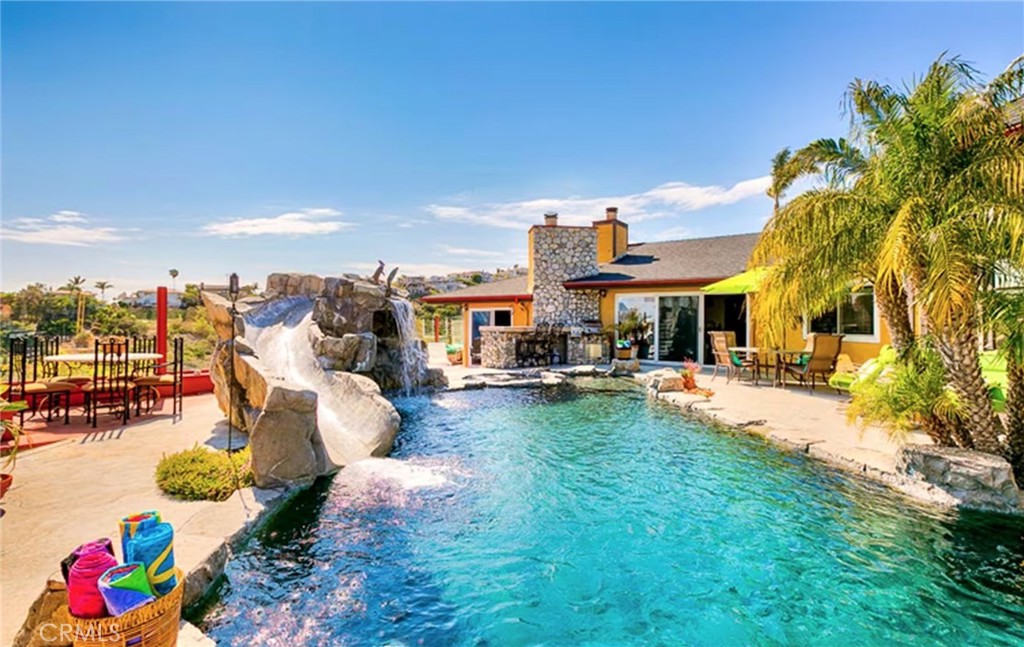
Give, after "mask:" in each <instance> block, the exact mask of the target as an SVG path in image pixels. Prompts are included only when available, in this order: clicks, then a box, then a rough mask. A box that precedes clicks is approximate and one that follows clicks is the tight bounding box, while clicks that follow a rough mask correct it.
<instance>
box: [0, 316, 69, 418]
mask: <svg viewBox="0 0 1024 647" xmlns="http://www.w3.org/2000/svg"><path fill="white" fill-rule="evenodd" d="M49 347H50V344H49V342H48V341H46V340H43V339H42V338H37V337H29V336H27V335H26V336H15V337H10V338H9V339H8V340H7V380H6V384H5V385H4V397H5V398H7V400H9V401H10V402H25V403H27V405H28V411H29V412H30V414H31V415H33V416H34V415H37V414H38V413H39V411H40V409H43V408H45V409H46V419H47V421H49V420H52V419H53V414H54V413H58V414H59V412H60V409H61V407H63V410H64V416H63V417H64V424H69V423H70V422H71V418H70V415H71V414H70V410H71V392H72V391H74V390H75V388H76V387H75V385H74V384H71V383H69V382H62V381H59V380H56V379H53V376H48V375H47V372H48V370H49V368H48V366H47V364H46V362H45V361H44V360H43V358H44V357H45V353H46V351H47V349H48V348H49ZM18 416H19V422H20V423H21V424H25V410H24V409H23V410H22V411H21V412H20V413H19V414H18Z"/></svg>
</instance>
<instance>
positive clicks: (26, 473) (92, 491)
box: [0, 395, 284, 645]
mask: <svg viewBox="0 0 1024 647" xmlns="http://www.w3.org/2000/svg"><path fill="white" fill-rule="evenodd" d="M226 431H227V427H226V425H225V423H224V416H223V415H222V414H221V412H220V410H219V409H218V408H217V402H216V399H215V398H214V396H212V395H203V396H194V397H188V398H185V402H184V415H183V417H182V418H180V419H177V420H175V419H174V418H172V417H170V416H158V417H153V418H151V419H148V420H142V421H139V422H135V421H133V422H132V423H131V424H129V425H127V426H123V427H121V426H110V427H109V428H107V429H104V430H101V431H100V432H98V433H92V434H88V435H83V436H77V437H74V438H70V439H68V440H65V441H62V442H60V443H57V444H54V445H50V446H47V447H42V448H39V449H35V450H31V451H26V452H24V453H23V454H21V455H20V456H19V457H18V461H17V465H16V466H15V468H14V470H13V473H14V484H13V487H11V489H10V490H9V491H8V492H7V494H6V496H5V497H4V505H3V509H4V516H3V519H2V520H0V530H2V537H3V542H2V546H0V589H2V598H3V616H2V623H0V624H2V631H0V644H3V645H12V644H14V640H15V637H16V636H17V634H18V632H19V630H20V629H21V627H22V624H23V623H24V622H25V620H26V618H27V616H28V615H29V611H30V609H31V608H32V607H33V605H35V604H36V603H37V600H40V597H41V595H42V594H43V593H44V590H46V589H47V581H48V580H57V581H61V576H60V561H61V559H63V558H64V557H65V556H66V555H67V554H68V553H69V552H71V550H72V549H73V548H75V546H78V545H79V544H81V543H83V542H85V541H88V540H92V539H96V538H99V537H110V538H111V539H112V540H114V543H115V545H119V542H118V541H117V522H118V520H119V519H120V518H121V517H123V516H125V515H126V514H130V513H132V512H137V511H141V510H150V509H156V510H159V511H160V513H161V514H162V515H163V517H164V519H166V520H167V521H169V522H171V523H172V524H173V525H174V528H175V543H174V554H175V561H176V563H177V565H178V566H179V567H180V568H181V569H182V570H183V571H184V572H185V573H186V574H188V576H187V579H186V599H188V598H190V597H195V596H197V595H199V594H201V593H202V592H203V591H204V590H205V588H206V584H207V583H208V581H209V580H211V579H212V577H213V576H215V575H216V574H217V573H215V572H213V571H214V570H216V569H217V568H218V564H219V567H223V563H224V561H226V559H227V555H228V548H227V547H228V545H229V544H230V543H231V542H233V541H234V540H236V539H237V538H239V537H240V536H242V535H243V534H244V533H245V532H246V530H247V529H248V528H249V527H251V525H252V524H253V523H255V522H256V521H257V520H258V519H259V518H260V517H261V516H262V515H263V514H264V512H266V511H267V510H269V509H271V508H273V507H274V504H275V503H276V502H278V501H281V500H283V494H284V491H279V490H255V489H251V488H250V489H245V490H242V491H239V492H236V493H235V495H234V496H232V497H231V498H230V499H228V500H227V501H224V502H220V503H215V502H211V501H179V500H175V499H172V498H170V497H168V496H166V495H165V494H163V493H162V492H161V491H160V490H159V488H158V487H157V485H156V480H155V478H154V471H155V469H156V465H157V462H158V461H159V460H160V458H161V457H162V456H163V455H164V454H166V453H171V452H175V451H179V450H182V449H188V448H190V447H192V446H194V445H196V444H209V445H211V446H214V447H223V446H224V445H225V443H226ZM244 438H245V436H244V434H238V435H237V436H236V442H237V441H238V440H240V439H241V440H242V441H243V442H244ZM118 552H120V551H118ZM211 568H212V570H211ZM27 638H29V637H28V636H22V637H20V640H25V639H27ZM37 638H38V637H37ZM24 644H32V643H24ZM192 644H196V643H194V642H193V643H192Z"/></svg>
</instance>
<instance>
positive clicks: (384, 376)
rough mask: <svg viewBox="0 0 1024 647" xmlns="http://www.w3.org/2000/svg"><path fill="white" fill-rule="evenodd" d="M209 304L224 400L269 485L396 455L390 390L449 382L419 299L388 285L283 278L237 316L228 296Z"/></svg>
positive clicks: (216, 374)
mask: <svg viewBox="0 0 1024 647" xmlns="http://www.w3.org/2000/svg"><path fill="white" fill-rule="evenodd" d="M203 302H204V304H205V305H206V308H207V311H208V312H209V314H210V319H211V321H212V322H213V325H214V327H215V329H216V330H217V334H218V336H219V338H220V342H219V344H218V347H217V350H216V352H215V353H214V358H213V367H212V371H211V376H212V379H213V383H214V390H215V393H216V396H217V401H218V403H219V404H220V408H221V410H222V411H224V412H225V415H228V416H230V418H231V421H232V423H233V424H234V425H236V426H237V427H238V428H239V429H241V430H243V431H245V432H247V433H248V434H249V445H250V446H251V447H252V465H253V472H254V474H255V477H256V484H257V485H259V486H260V487H271V486H275V485H281V484H288V483H296V482H308V481H309V480H311V479H313V478H315V477H316V476H318V475H321V474H327V473H330V472H332V471H334V470H337V469H338V468H339V467H342V466H344V465H348V464H350V463H353V462H355V461H358V460H361V459H363V458H366V457H368V456H384V455H386V454H387V453H388V452H389V451H390V450H391V445H392V442H393V440H394V437H395V434H396V433H397V431H398V425H399V422H400V418H399V415H398V412H397V411H396V410H395V408H394V406H392V404H391V403H390V402H389V401H388V400H387V399H386V398H384V397H383V395H382V394H381V389H382V388H383V389H385V390H392V389H399V388H406V389H408V388H415V387H419V386H436V385H441V384H443V380H444V378H443V375H441V374H440V372H439V371H436V370H428V369H427V368H426V364H425V353H424V352H423V349H422V342H421V341H420V340H419V339H418V338H416V337H415V335H414V332H413V331H412V330H411V321H410V320H409V319H408V318H409V317H410V316H411V307H410V306H409V304H408V302H405V301H404V300H400V299H396V298H394V297H392V296H391V295H389V294H388V291H387V289H386V288H385V287H384V286H379V285H376V284H372V283H368V282H364V281H361V280H358V279H356V278H354V277H339V278H334V277H328V278H322V277H319V276H314V275H309V274H271V275H270V277H268V279H267V291H266V298H264V299H247V300H244V301H241V302H239V303H238V304H237V313H238V314H237V316H233V315H232V313H231V304H230V303H229V302H228V301H227V300H226V299H224V298H223V297H220V296H218V295H216V294H213V293H208V292H207V293H203ZM400 318H403V320H402V321H399V319H400ZM232 348H233V349H234V352H232Z"/></svg>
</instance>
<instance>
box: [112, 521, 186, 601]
mask: <svg viewBox="0 0 1024 647" xmlns="http://www.w3.org/2000/svg"><path fill="white" fill-rule="evenodd" d="M127 546H128V548H127V549H126V551H125V561H127V562H142V564H144V565H145V567H146V577H147V578H149V583H150V585H151V586H152V587H153V590H154V591H155V592H156V594H157V597H160V596H162V595H167V594H168V593H170V592H171V591H172V590H173V589H174V587H175V586H177V584H178V579H177V577H175V575H174V528H172V527H171V524H169V523H158V524H156V525H153V526H146V527H144V528H140V529H139V530H137V531H136V532H135V535H134V536H133V537H132V538H131V539H129V540H128V543H127Z"/></svg>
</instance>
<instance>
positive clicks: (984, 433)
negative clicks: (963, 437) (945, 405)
mask: <svg viewBox="0 0 1024 647" xmlns="http://www.w3.org/2000/svg"><path fill="white" fill-rule="evenodd" d="M957 323H966V322H954V324H953V326H952V327H951V329H948V330H946V331H944V332H943V333H942V334H941V335H939V336H938V337H937V339H936V347H937V349H938V351H939V356H940V357H942V365H943V367H944V368H945V369H946V378H947V379H948V380H949V382H950V385H951V386H952V387H953V391H954V392H955V393H956V395H957V397H958V398H959V399H960V402H961V404H962V405H963V408H964V413H965V416H964V418H965V419H964V423H965V424H966V426H967V432H968V434H969V435H970V438H971V441H972V442H973V444H974V447H975V449H977V450H978V451H982V452H987V453H989V454H997V455H999V456H1004V457H1007V458H1008V456H1007V454H1008V452H1007V451H1006V447H1005V446H1004V445H1003V444H1002V443H1000V442H999V434H1000V433H1002V432H1003V428H1002V424H1001V423H1000V422H999V418H997V417H996V413H995V410H993V409H992V401H991V400H990V399H989V397H988V387H986V386H985V380H984V378H982V376H981V363H980V362H979V359H978V346H977V341H976V340H975V338H974V333H973V330H974V327H973V326H970V325H959V326H958V325H956V324H957Z"/></svg>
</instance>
